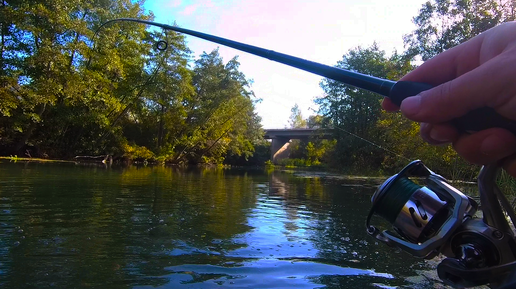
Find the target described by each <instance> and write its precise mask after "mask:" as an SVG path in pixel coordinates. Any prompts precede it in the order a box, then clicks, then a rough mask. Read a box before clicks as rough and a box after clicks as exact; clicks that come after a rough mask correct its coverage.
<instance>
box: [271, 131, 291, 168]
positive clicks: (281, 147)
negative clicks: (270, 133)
mask: <svg viewBox="0 0 516 289" xmlns="http://www.w3.org/2000/svg"><path fill="white" fill-rule="evenodd" d="M289 146H290V138H288V137H275V138H273V139H272V143H271V160H272V163H273V164H277V163H278V162H279V160H282V159H286V158H288V156H289V155H290V148H289Z"/></svg>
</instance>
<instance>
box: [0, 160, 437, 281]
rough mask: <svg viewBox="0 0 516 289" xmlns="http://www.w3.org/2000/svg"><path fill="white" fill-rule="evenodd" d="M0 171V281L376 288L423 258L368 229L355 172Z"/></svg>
mask: <svg viewBox="0 0 516 289" xmlns="http://www.w3.org/2000/svg"><path fill="white" fill-rule="evenodd" d="M0 175H1V176H2V179H1V183H0V198H1V199H0V200H1V202H0V206H1V211H0V285H2V288H29V287H41V288H43V287H45V288H46V287H51V286H53V287H63V288H77V287H101V288H132V287H145V286H152V287H163V288H177V287H178V286H182V285H184V286H186V287H188V288H221V287H220V286H222V288H225V287H226V286H229V285H231V287H234V288H239V287H245V288H260V287H262V288H283V287H292V288H305V287H306V288H314V287H324V286H326V288H350V287H361V288H368V287H370V288H378V286H379V285H378V284H383V285H381V286H397V285H403V284H408V285H410V283H407V282H406V281H405V277H407V276H413V275H417V273H418V272H417V270H419V269H420V268H424V264H423V263H422V262H420V261H418V260H415V259H413V258H411V257H409V256H408V255H406V254H396V253H393V251H392V250H391V249H389V248H386V247H384V246H380V245H376V244H374V241H373V240H371V239H369V237H368V236H367V235H366V233H365V232H364V220H365V215H366V214H367V210H368V208H369V198H370V195H371V194H372V192H373V190H374V186H372V185H367V184H366V185H363V184H359V183H357V182H355V181H350V180H346V181H342V180H336V179H332V178H329V177H327V176H325V175H322V177H321V176H320V177H314V176H311V177H302V176H301V177H300V176H298V175H294V174H291V173H284V172H283V173H282V172H272V173H269V174H268V173H266V172H263V171H261V170H248V171H246V170H217V169H189V170H183V169H177V168H164V167H140V168H138V167H130V168H120V169H118V168H112V169H109V168H101V167H83V166H76V165H68V164H60V165H55V164H37V163H31V164H22V163H16V164H11V163H5V162H3V163H1V164H0ZM412 285H413V284H412ZM412 285H410V287H412ZM427 285H428V286H429V287H428V288H432V287H431V286H432V284H430V283H429V284H426V285H421V286H422V287H421V288H424V286H427Z"/></svg>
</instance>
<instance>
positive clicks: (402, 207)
mask: <svg viewBox="0 0 516 289" xmlns="http://www.w3.org/2000/svg"><path fill="white" fill-rule="evenodd" d="M117 21H131V22H137V23H142V24H147V25H153V26H157V27H161V28H163V29H165V30H172V31H176V32H180V33H184V34H188V35H192V36H195V37H198V38H202V39H205V40H208V41H212V42H215V43H218V44H222V45H225V46H229V47H232V48H235V49H237V50H241V51H245V52H248V53H251V54H254V55H258V56H261V57H265V58H268V59H270V60H272V61H276V62H279V63H283V64H286V65H289V66H293V67H296V68H299V69H302V70H305V71H308V72H311V73H314V74H317V75H320V76H323V77H326V78H329V79H333V80H336V81H339V82H342V83H344V84H347V85H351V86H355V87H357V88H361V89H366V90H369V91H372V92H374V93H378V94H380V95H382V96H384V97H388V98H390V99H391V101H392V102H393V103H395V104H396V105H398V106H399V105H401V102H402V101H403V100H404V99H405V98H407V97H410V96H414V95H416V94H418V93H420V92H422V91H425V90H428V89H430V88H432V86H431V85H429V84H425V83H419V82H410V81H392V80H387V79H382V78H378V77H374V76H370V75H366V74H361V73H357V72H353V71H349V70H345V69H340V68H336V67H331V66H327V65H324V64H320V63H316V62H312V61H308V60H305V59H301V58H298V57H294V56H290V55H287V54H283V53H279V52H275V51H272V50H268V49H263V48H260V47H256V46H252V45H248V44H244V43H240V42H236V41H233V40H229V39H225V38H221V37H217V36H213V35H209V34H205V33H201V32H197V31H193V30H188V29H184V28H180V27H176V26H170V25H166V24H161V23H156V22H152V21H147V20H140V19H132V18H119V19H114V20H111V21H108V22H106V23H104V24H102V25H101V27H102V26H104V25H106V24H109V23H113V22H117ZM99 29H100V28H99ZM165 48H166V47H165ZM452 123H453V124H454V125H455V126H456V127H457V128H458V129H459V130H461V131H463V132H471V131H480V130H483V129H487V128H492V127H500V128H505V129H507V130H509V131H511V132H512V133H514V134H516V121H513V120H509V119H507V118H505V117H503V116H501V115H499V114H498V113H497V112H496V111H495V110H494V109H492V108H488V107H484V108H479V109H476V110H474V111H471V112H469V113H468V114H466V115H465V116H463V117H460V118H456V119H454V120H452ZM499 171H500V164H491V165H487V166H484V167H482V169H481V171H480V174H479V176H478V190H479V197H480V202H481V204H482V218H478V217H477V216H476V213H477V210H479V206H478V204H477V202H476V201H475V200H473V199H472V198H471V197H468V196H466V195H465V194H463V193H462V192H461V191H460V190H458V189H456V188H454V187H453V186H451V185H450V184H449V182H448V181H447V180H446V179H444V178H443V177H442V176H440V175H438V174H436V173H434V172H432V171H431V170H430V169H428V168H427V167H426V166H425V165H424V164H423V163H422V162H421V161H419V160H416V161H413V162H411V163H410V164H409V165H407V166H406V167H405V168H404V169H403V170H401V171H400V172H399V173H398V174H395V175H393V176H392V177H390V178H388V179H387V180H386V181H385V182H384V183H383V184H382V185H381V186H379V188H378V189H377V190H376V192H375V193H374V195H373V197H372V199H371V202H372V207H371V209H370V211H369V214H368V216H367V220H366V231H367V233H368V234H369V235H371V236H372V237H373V238H375V239H376V240H378V241H379V242H382V243H384V244H386V245H388V246H392V247H397V248H400V249H402V250H404V251H405V252H408V253H409V254H411V255H413V256H416V257H420V258H425V259H431V258H433V257H435V256H437V255H439V254H442V255H444V256H445V257H446V258H445V259H443V260H442V261H441V262H440V263H439V265H438V266H437V273H438V275H439V278H441V280H443V282H444V283H445V284H448V285H451V286H453V287H457V288H464V287H471V286H478V285H483V284H489V286H490V287H491V288H497V289H508V288H516V237H515V233H514V231H513V228H514V226H515V225H516V213H515V212H514V210H513V208H512V206H511V205H510V203H509V202H508V200H507V198H506V197H505V196H504V195H503V194H502V192H501V191H500V189H499V188H498V186H497V184H496V178H497V174H498V172H499ZM375 215H376V216H380V217H382V218H383V219H385V220H386V221H387V222H389V223H390V224H391V225H392V228H393V229H394V232H390V231H387V230H384V231H381V230H380V229H379V228H377V227H375V226H373V225H371V220H372V217H373V216H375ZM506 215H507V216H508V217H509V219H510V220H511V223H512V225H511V224H509V221H508V218H507V217H506Z"/></svg>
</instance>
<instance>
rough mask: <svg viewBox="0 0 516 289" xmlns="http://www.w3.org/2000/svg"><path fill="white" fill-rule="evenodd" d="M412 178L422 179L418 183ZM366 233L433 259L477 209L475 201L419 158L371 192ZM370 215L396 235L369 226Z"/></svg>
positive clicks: (419, 255)
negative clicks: (387, 226)
mask: <svg viewBox="0 0 516 289" xmlns="http://www.w3.org/2000/svg"><path fill="white" fill-rule="evenodd" d="M415 178H418V179H423V182H424V185H418V184H417V183H416V182H415ZM371 201H372V203H373V205H372V207H371V210H370V211H369V215H368V217H367V222H366V227H367V232H368V233H369V234H370V235H372V236H373V237H375V238H376V239H378V240H380V241H382V242H383V243H386V244H387V245H390V246H395V247H399V248H401V249H403V250H405V251H407V252H409V253H411V254H412V255H414V256H417V257H423V258H433V257H434V256H435V255H437V254H438V253H439V252H440V251H441V250H440V249H442V248H441V247H442V246H443V245H444V244H445V243H446V242H447V240H448V239H449V238H450V237H451V235H452V234H453V233H454V232H455V231H456V230H457V228H458V227H459V226H460V225H461V224H462V223H463V222H464V221H465V220H466V219H468V218H471V216H473V214H475V212H476V210H477V207H478V206H477V204H476V202H475V201H474V200H473V199H471V198H469V197H467V196H466V195H464V194H463V193H462V192H460V191H459V190H457V189H455V188H454V187H452V186H451V185H450V184H448V182H447V181H446V180H445V179H444V178H443V177H441V176H439V175H437V174H435V173H434V172H432V171H431V170H429V169H428V168H427V167H426V166H425V165H424V164H423V163H422V162H421V161H419V160H417V161H413V162H411V163H410V164H409V165H408V166H406V167H405V168H404V169H403V170H401V172H399V173H398V174H396V175H394V176H392V177H390V178H389V179H387V180H386V181H385V182H384V183H383V184H382V185H381V186H380V187H379V188H378V190H377V191H376V192H375V193H374V195H373V197H372V199H371ZM373 214H376V215H379V216H381V217H383V218H384V219H385V220H387V221H388V222H389V223H390V224H392V226H393V228H394V230H395V231H396V233H397V235H398V236H396V235H394V234H393V233H391V232H388V231H383V232H380V231H379V230H378V229H377V228H376V227H374V226H371V225H370V220H371V217H372V216H373Z"/></svg>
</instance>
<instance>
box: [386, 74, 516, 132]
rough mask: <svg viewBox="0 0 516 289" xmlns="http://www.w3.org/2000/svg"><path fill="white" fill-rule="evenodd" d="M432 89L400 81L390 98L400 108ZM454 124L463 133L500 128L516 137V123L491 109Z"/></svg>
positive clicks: (420, 84) (468, 114)
mask: <svg viewBox="0 0 516 289" xmlns="http://www.w3.org/2000/svg"><path fill="white" fill-rule="evenodd" d="M432 87H433V86H432V85H430V84H426V83H421V82H412V81H398V82H396V84H394V86H393V87H392V89H391V91H390V93H389V98H390V99H391V101H392V102H393V103H394V104H396V105H397V106H400V105H401V102H402V101H403V100H404V99H405V98H407V97H410V96H414V95H416V94H418V93H420V92H422V91H425V90H428V89H430V88H432ZM452 123H453V124H454V125H455V126H456V127H457V128H458V129H459V130H461V131H463V132H476V131H481V130H484V129H488V128H493V127H499V128H504V129H506V130H508V131H510V132H512V133H513V134H514V135H516V121H515V120H512V119H508V118H506V117H503V116H501V115H500V114H498V113H497V112H496V111H495V110H494V109H493V108H491V107H483V108H478V109H475V110H472V111H470V112H468V113H467V114H466V115H464V116H461V117H459V118H456V119H454V120H452Z"/></svg>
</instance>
